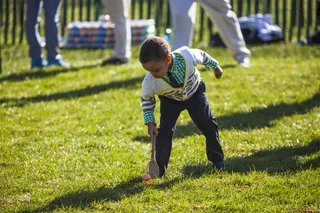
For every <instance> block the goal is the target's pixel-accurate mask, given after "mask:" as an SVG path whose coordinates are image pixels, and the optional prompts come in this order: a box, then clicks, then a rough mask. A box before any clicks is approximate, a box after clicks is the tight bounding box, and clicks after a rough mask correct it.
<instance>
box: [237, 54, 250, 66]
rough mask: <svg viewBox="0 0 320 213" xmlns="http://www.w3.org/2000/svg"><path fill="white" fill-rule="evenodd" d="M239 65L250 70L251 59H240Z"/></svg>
mask: <svg viewBox="0 0 320 213" xmlns="http://www.w3.org/2000/svg"><path fill="white" fill-rule="evenodd" d="M238 64H239V66H241V67H244V68H249V67H250V59H249V57H242V58H239V59H238Z"/></svg>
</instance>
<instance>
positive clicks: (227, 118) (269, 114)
mask: <svg viewBox="0 0 320 213" xmlns="http://www.w3.org/2000/svg"><path fill="white" fill-rule="evenodd" d="M315 107H320V93H316V94H314V95H313V96H312V97H311V98H310V99H308V100H305V101H303V102H298V103H291V104H287V103H280V104H276V105H269V106H267V107H266V108H255V109H253V110H252V111H251V112H238V113H233V114H230V115H223V116H219V117H218V118H217V119H218V123H219V129H220V130H230V129H240V130H246V129H255V128H263V127H271V126H272V121H274V120H276V119H279V118H281V117H284V116H290V115H293V114H305V113H307V112H308V111H310V110H311V109H313V108H315ZM195 134H198V135H201V134H202V133H201V132H200V130H199V129H198V128H197V126H196V125H195V124H194V123H193V122H192V121H190V122H189V123H188V124H186V125H178V126H177V129H176V131H175V133H174V137H178V138H183V137H186V136H190V135H195ZM133 140H135V141H140V142H143V143H148V142H149V141H150V140H149V137H147V136H137V137H135V138H133Z"/></svg>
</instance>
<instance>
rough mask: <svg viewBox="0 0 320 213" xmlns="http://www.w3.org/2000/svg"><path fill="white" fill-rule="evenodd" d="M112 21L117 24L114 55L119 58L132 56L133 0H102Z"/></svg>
mask: <svg viewBox="0 0 320 213" xmlns="http://www.w3.org/2000/svg"><path fill="white" fill-rule="evenodd" d="M101 1H102V3H103V4H104V6H105V8H106V10H107V13H108V14H109V15H110V18H111V20H112V22H113V23H114V24H115V28H114V33H115V35H114V36H115V46H114V54H113V56H114V57H116V58H119V59H127V60H129V59H130V58H131V25H130V20H129V18H128V16H129V8H130V4H131V0H101Z"/></svg>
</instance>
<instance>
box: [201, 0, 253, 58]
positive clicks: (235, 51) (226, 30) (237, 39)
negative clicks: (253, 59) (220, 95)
mask: <svg viewBox="0 0 320 213" xmlns="http://www.w3.org/2000/svg"><path fill="white" fill-rule="evenodd" d="M199 2H200V3H201V6H202V7H203V9H204V10H205V11H206V12H207V14H208V16H209V17H210V19H211V21H212V22H214V23H215V24H216V25H217V28H218V30H219V34H220V36H221V39H222V40H223V42H224V43H225V44H226V46H227V47H228V48H230V49H231V51H232V56H233V57H234V59H236V60H237V61H238V62H240V60H241V59H243V58H245V57H247V58H248V57H249V55H250V50H248V49H247V47H246V43H245V41H244V38H243V35H242V32H241V29H240V25H239V21H238V18H237V16H236V14H235V13H234V12H233V11H232V8H231V5H230V2H229V0H199Z"/></svg>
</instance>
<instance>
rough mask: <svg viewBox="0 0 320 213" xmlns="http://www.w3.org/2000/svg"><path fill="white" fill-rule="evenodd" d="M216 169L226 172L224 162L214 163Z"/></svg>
mask: <svg viewBox="0 0 320 213" xmlns="http://www.w3.org/2000/svg"><path fill="white" fill-rule="evenodd" d="M214 167H215V168H216V170H218V171H224V170H225V168H224V162H223V161H216V162H214Z"/></svg>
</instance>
